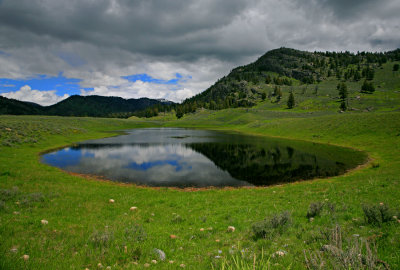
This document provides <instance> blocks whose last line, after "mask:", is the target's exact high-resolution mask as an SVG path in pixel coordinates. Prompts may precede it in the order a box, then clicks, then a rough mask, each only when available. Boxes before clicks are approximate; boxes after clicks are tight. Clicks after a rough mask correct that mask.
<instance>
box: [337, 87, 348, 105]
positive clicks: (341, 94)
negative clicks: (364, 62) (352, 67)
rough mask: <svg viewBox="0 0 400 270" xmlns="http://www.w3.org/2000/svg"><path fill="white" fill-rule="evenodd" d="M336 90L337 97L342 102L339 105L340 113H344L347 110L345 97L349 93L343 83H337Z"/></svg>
mask: <svg viewBox="0 0 400 270" xmlns="http://www.w3.org/2000/svg"><path fill="white" fill-rule="evenodd" d="M337 89H338V91H339V97H340V99H341V100H342V102H341V103H340V109H342V111H345V110H346V109H347V106H348V104H346V101H347V102H348V100H347V97H348V95H349V92H348V91H347V85H346V84H345V83H343V82H342V83H339V84H338V85H337Z"/></svg>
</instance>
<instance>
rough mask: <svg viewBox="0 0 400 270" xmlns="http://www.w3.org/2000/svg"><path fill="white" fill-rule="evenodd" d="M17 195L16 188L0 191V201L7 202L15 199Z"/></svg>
mask: <svg viewBox="0 0 400 270" xmlns="http://www.w3.org/2000/svg"><path fill="white" fill-rule="evenodd" d="M18 194H19V189H18V187H12V188H11V189H0V200H2V201H8V200H12V199H14V198H15V197H17V196H18Z"/></svg>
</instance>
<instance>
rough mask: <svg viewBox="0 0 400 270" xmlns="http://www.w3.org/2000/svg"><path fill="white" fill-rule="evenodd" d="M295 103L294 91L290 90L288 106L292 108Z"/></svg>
mask: <svg viewBox="0 0 400 270" xmlns="http://www.w3.org/2000/svg"><path fill="white" fill-rule="evenodd" d="M294 105H295V100H294V95H293V92H290V95H289V98H288V101H287V106H288V108H289V109H292V108H293V107H294Z"/></svg>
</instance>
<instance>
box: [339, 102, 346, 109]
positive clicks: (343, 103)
mask: <svg viewBox="0 0 400 270" xmlns="http://www.w3.org/2000/svg"><path fill="white" fill-rule="evenodd" d="M340 109H341V110H342V111H345V110H347V105H346V102H345V101H344V100H342V102H341V103H340Z"/></svg>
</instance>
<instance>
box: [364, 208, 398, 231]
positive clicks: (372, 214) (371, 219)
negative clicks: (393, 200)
mask: <svg viewBox="0 0 400 270" xmlns="http://www.w3.org/2000/svg"><path fill="white" fill-rule="evenodd" d="M362 209H363V212H364V219H365V222H366V223H368V224H372V225H379V226H380V225H381V224H382V223H385V222H389V221H393V211H392V210H391V209H390V208H389V207H388V206H387V205H386V204H383V203H380V204H379V205H367V204H364V205H363V206H362Z"/></svg>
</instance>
